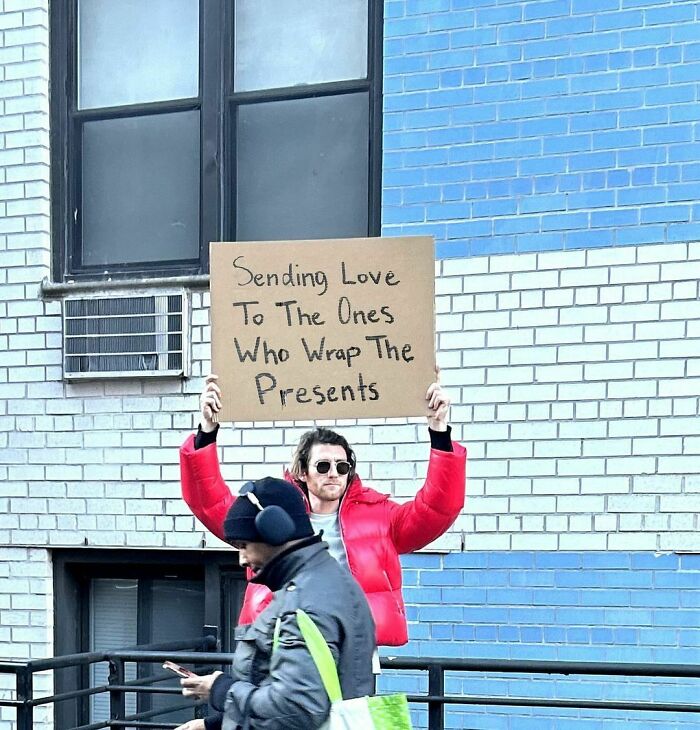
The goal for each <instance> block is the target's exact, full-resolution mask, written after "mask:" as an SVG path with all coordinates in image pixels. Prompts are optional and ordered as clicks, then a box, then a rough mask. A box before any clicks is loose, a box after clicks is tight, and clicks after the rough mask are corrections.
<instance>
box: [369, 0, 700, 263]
mask: <svg viewBox="0 0 700 730" xmlns="http://www.w3.org/2000/svg"><path fill="white" fill-rule="evenodd" d="M384 53H385V59H384V109H385V112H384V182H383V192H384V195H383V233H384V235H399V234H426V233H428V234H433V235H434V236H435V238H436V240H437V242H438V245H437V254H438V256H439V257H458V256H471V255H480V254H492V253H510V252H525V251H542V250H549V249H567V248H580V247H592V246H622V245H637V244H646V243H662V242H675V241H688V240H697V239H698V238H700V206H698V205H694V203H697V201H698V198H700V195H699V194H698V193H697V180H698V176H699V173H698V167H699V166H698V160H700V123H699V122H700V91H699V89H700V3H698V2H694V1H692V0H521V1H520V2H518V1H515V0H514V1H510V0H387V1H386V2H385V49H384Z"/></svg>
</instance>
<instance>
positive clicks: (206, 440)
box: [194, 423, 219, 451]
mask: <svg viewBox="0 0 700 730" xmlns="http://www.w3.org/2000/svg"><path fill="white" fill-rule="evenodd" d="M217 433H219V424H218V423H217V424H216V428H215V429H214V430H213V431H209V432H207V431H202V427H201V426H199V427H198V428H197V435H196V436H195V437H194V450H195V451H196V450H197V449H203V448H204V447H205V446H209V444H215V443H216V434H217Z"/></svg>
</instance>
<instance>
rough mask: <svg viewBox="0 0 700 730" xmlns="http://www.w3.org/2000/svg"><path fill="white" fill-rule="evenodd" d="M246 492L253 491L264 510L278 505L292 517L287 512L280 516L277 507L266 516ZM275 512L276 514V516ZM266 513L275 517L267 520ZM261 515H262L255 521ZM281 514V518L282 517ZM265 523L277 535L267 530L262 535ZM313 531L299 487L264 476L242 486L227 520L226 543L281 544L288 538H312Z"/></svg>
mask: <svg viewBox="0 0 700 730" xmlns="http://www.w3.org/2000/svg"><path fill="white" fill-rule="evenodd" d="M246 492H252V493H253V494H254V495H255V497H256V498H257V500H258V502H260V505H261V506H262V507H263V509H265V508H266V507H273V506H275V507H277V508H278V510H279V509H281V510H283V511H284V512H285V513H286V515H287V516H288V517H289V518H290V519H287V517H286V516H285V515H280V514H279V511H278V510H270V511H269V512H268V513H267V515H265V513H264V512H262V511H261V510H260V509H259V508H258V506H257V505H256V504H254V502H253V501H252V500H251V499H250V498H248V497H246V496H245V493H246ZM273 513H277V514H275V515H274V517H273V516H272V515H273ZM263 515H265V516H270V517H271V518H272V519H268V520H264V519H263ZM258 516H260V518H259V519H258V522H257V524H256V518H257V517H258ZM280 517H281V519H279V518H280ZM275 518H277V519H275ZM262 524H264V525H265V527H266V528H267V530H271V531H272V532H274V533H275V534H274V535H272V534H268V533H267V532H266V534H264V535H263V534H261V533H260V531H259V528H260V527H261V525H262ZM263 531H265V530H263ZM313 534H314V531H313V528H312V527H311V520H309V515H308V511H307V506H306V502H305V501H304V497H303V496H302V494H301V492H300V491H299V489H297V488H296V487H295V486H294V485H293V484H290V483H289V482H286V481H284V479H275V478H274V477H264V478H263V479H258V480H257V481H255V482H248V483H247V484H245V485H243V487H242V488H241V492H240V494H239V496H238V497H237V498H236V500H235V501H234V503H233V505H231V507H230V508H229V511H228V513H227V514H226V519H225V520H224V539H225V540H226V542H264V543H268V544H270V545H280V544H282V543H284V542H288V541H289V540H298V539H299V538H302V537H311V536H312V535H313ZM281 538H284V539H281Z"/></svg>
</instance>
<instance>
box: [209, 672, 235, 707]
mask: <svg viewBox="0 0 700 730" xmlns="http://www.w3.org/2000/svg"><path fill="white" fill-rule="evenodd" d="M232 684H233V677H229V675H228V674H220V675H219V676H218V677H217V678H216V679H215V680H214V684H212V686H211V691H210V692H209V704H210V705H211V706H212V707H213V708H214V709H215V710H217V711H218V712H223V711H224V707H225V706H226V693H227V692H228V688H229V687H230V686H231V685H232Z"/></svg>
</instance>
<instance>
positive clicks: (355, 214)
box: [50, 0, 382, 280]
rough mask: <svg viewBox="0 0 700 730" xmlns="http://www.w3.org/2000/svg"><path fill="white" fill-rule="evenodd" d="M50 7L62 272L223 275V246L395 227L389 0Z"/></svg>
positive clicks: (85, 275) (212, 0) (56, 237)
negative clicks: (385, 189)
mask: <svg viewBox="0 0 700 730" xmlns="http://www.w3.org/2000/svg"><path fill="white" fill-rule="evenodd" d="M50 8H51V53H52V57H51V69H52V70H51V74H52V90H53V92H52V95H51V114H52V117H51V129H52V230H53V250H54V260H53V264H54V278H55V279H57V280H63V279H65V278H70V279H73V280H90V279H92V280H95V279H103V278H128V277H136V276H139V277H141V276H146V277H148V276H167V275H183V274H184V275H187V274H199V273H206V272H207V270H208V245H209V242H210V241H217V240H273V239H294V238H297V239H299V238H327V237H352V236H368V235H378V234H379V224H380V220H379V218H380V212H379V195H380V187H381V181H380V177H381V161H380V156H381V149H380V137H381V38H382V3H381V1H380V0H235V2H234V1H232V0H120V2H114V1H113V0H67V1H66V2H54V3H51V4H50ZM56 90H58V91H56ZM64 90H65V93H64Z"/></svg>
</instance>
